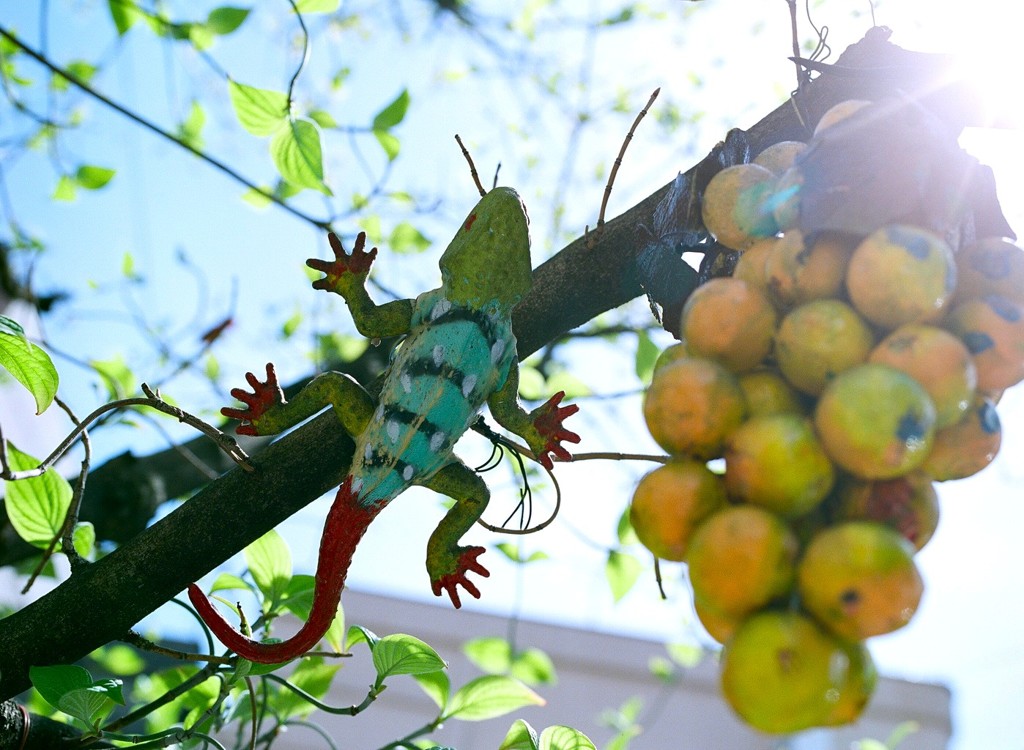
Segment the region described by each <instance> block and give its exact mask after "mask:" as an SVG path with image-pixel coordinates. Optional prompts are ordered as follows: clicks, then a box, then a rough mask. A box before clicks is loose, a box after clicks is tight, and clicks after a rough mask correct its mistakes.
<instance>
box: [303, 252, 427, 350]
mask: <svg viewBox="0 0 1024 750" xmlns="http://www.w3.org/2000/svg"><path fill="white" fill-rule="evenodd" d="M327 239H328V241H329V242H330V243H331V250H332V251H333V252H334V260H333V261H326V260H320V259H318V258H310V259H309V260H307V261H306V265H307V266H309V267H310V268H312V269H313V270H314V271H321V272H322V273H324V274H325V276H324V277H323V278H322V279H317V280H316V281H314V282H313V288H314V289H322V290H324V291H327V292H334V293H335V294H338V295H341V296H342V297H343V298H344V299H345V303H346V304H347V305H348V308H349V310H350V311H351V312H352V320H353V321H354V322H355V324H356V330H358V331H359V333H361V334H363V335H364V336H366V337H367V338H369V339H373V338H386V337H388V336H398V335H400V334H403V333H406V332H407V331H408V330H409V327H410V325H411V323H412V309H413V302H412V300H408V299H399V300H393V301H392V302H387V303H385V304H383V305H377V304H375V303H374V301H373V300H372V299H370V295H369V294H368V293H367V291H366V279H367V277H368V276H369V275H370V266H371V265H373V259H374V258H376V257H377V248H373V249H372V250H370V251H369V252H366V250H365V249H364V248H365V247H366V232H360V233H359V236H357V237H356V244H355V247H354V248H352V252H351V253H348V252H346V251H345V248H344V246H343V245H342V244H341V240H340V239H338V236H337V235H336V234H334V233H333V232H331V233H330V234H328V235H327Z"/></svg>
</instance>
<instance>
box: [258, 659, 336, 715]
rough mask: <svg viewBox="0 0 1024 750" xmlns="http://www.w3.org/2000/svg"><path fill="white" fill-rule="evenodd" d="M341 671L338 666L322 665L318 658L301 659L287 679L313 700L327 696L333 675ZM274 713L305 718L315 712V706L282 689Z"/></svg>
mask: <svg viewBox="0 0 1024 750" xmlns="http://www.w3.org/2000/svg"><path fill="white" fill-rule="evenodd" d="M339 669H341V665H340V664H324V663H323V660H322V659H320V658H315V659H303V660H302V661H300V662H299V665H298V666H297V667H295V671H294V672H292V673H291V675H290V676H289V677H288V681H289V682H290V683H292V684H293V685H295V686H296V687H297V688H300V689H301V690H304V691H305V692H307V693H309V694H310V695H312V696H313V697H314V698H317V699H320V698H323V697H324V696H326V695H327V691H328V690H330V688H331V681H332V680H334V675H335V674H337V672H338V670H339ZM274 709H275V711H276V712H279V713H280V714H283V715H284V716H286V717H305V716H308V715H309V714H311V713H312V712H313V711H315V710H316V706H314V705H313V704H312V703H310V702H309V701H308V700H306V699H305V698H303V697H302V696H299V695H297V694H296V693H293V692H292V691H291V690H287V689H283V690H282V693H281V695H280V696H279V697H278V699H277V700H275V702H274Z"/></svg>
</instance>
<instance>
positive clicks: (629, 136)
mask: <svg viewBox="0 0 1024 750" xmlns="http://www.w3.org/2000/svg"><path fill="white" fill-rule="evenodd" d="M660 93H661V87H660V86H659V87H658V88H656V89H654V92H653V93H652V94H651V98H650V99H648V100H647V104H645V105H644V108H643V109H641V110H640V112H639V114H637V116H636V119H635V120H633V125H632V126H631V127H630V129H629V132H628V133H626V137H625V139H624V140H623V141H622V147H621V148H620V149H619V155H618V156H616V157H615V161H614V162H613V163H612V169H611V172H609V173H608V182H607V183H606V184H605V186H604V197H603V198H602V199H601V211H600V212H599V213H598V215H597V226H596V227H594V233H593V234H592V235H591V234H590V227H589V226H587V227H584V229H583V236H584V237H585V238H586V241H587V249H591V248H593V246H594V243H595V242H597V238H598V237H600V236H601V232H602V231H603V230H604V214H605V211H606V210H607V208H608V199H609V198H610V197H611V195H612V185H613V184H614V182H615V175H617V174H618V173H619V167H621V166H622V159H623V157H624V156H625V155H626V149H627V148H628V147H629V142H630V141H632V140H633V133H635V132H636V129H637V126H638V125H639V124H640V121H641V120H642V119H644V117H645V116H646V115H647V112H648V111H650V109H651V105H653V104H654V100H655V99H657V98H658V94H660Z"/></svg>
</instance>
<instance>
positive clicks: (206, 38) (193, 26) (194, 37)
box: [188, 23, 216, 52]
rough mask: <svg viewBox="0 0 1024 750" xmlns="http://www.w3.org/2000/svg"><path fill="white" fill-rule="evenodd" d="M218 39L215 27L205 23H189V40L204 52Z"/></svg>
mask: <svg viewBox="0 0 1024 750" xmlns="http://www.w3.org/2000/svg"><path fill="white" fill-rule="evenodd" d="M215 39H216V34H214V32H213V29H211V28H210V27H209V26H207V25H206V24H204V23H190V24H189V25H188V40H189V42H191V43H192V46H193V47H195V48H196V49H197V50H199V51H200V52H202V51H203V50H207V49H210V47H212V46H213V42H214V40H215Z"/></svg>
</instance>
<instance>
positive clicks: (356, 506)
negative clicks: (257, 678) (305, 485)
mask: <svg viewBox="0 0 1024 750" xmlns="http://www.w3.org/2000/svg"><path fill="white" fill-rule="evenodd" d="M382 507H383V504H378V505H369V506H367V505H364V504H363V503H361V502H360V501H359V497H358V495H357V494H356V493H355V492H354V491H353V489H352V477H351V475H350V476H348V477H346V479H345V481H344V482H343V483H342V485H341V487H339V488H338V494H337V495H336V496H335V499H334V503H333V504H332V505H331V510H330V512H329V513H328V514H327V520H326V521H325V523H324V531H323V536H322V537H321V539H320V554H319V558H318V561H317V568H316V579H315V584H314V588H313V605H312V608H311V610H310V613H309V619H308V620H306V622H305V623H304V624H303V626H302V627H301V628H300V629H299V631H298V632H297V633H295V635H293V636H292V637H291V638H289V639H288V640H286V641H279V642H277V643H261V642H260V641H256V640H253V639H252V638H249V637H247V636H245V635H243V634H242V633H240V632H239V631H237V630H235V629H234V628H233V627H232V626H231V624H230V623H229V622H228V621H227V620H226V619H224V617H223V616H222V615H221V614H220V613H219V612H218V611H217V610H216V609H214V607H213V604H212V603H211V602H210V600H209V599H208V598H207V597H206V595H205V594H203V592H202V590H201V589H200V588H199V587H198V586H196V585H195V584H194V583H193V584H190V585H189V587H188V596H189V599H190V600H191V601H192V604H193V606H194V607H195V608H196V610H198V612H199V615H200V616H201V617H202V618H203V621H204V622H205V623H206V624H207V625H208V626H209V627H210V629H211V630H212V631H213V633H214V635H216V636H217V638H218V639H219V640H220V642H221V643H223V644H224V645H225V646H227V647H228V648H229V649H231V650H232V651H234V652H235V653H236V654H238V655H239V656H241V657H243V658H245V659H248V660H250V661H254V662H259V663H261V664H276V663H279V662H286V661H290V660H292V659H295V658H298V657H299V656H302V655H303V654H304V653H306V652H307V651H309V650H310V649H311V648H313V647H314V646H316V644H317V643H319V642H320V639H321V638H323V636H324V633H326V632H327V629H328V628H329V627H330V626H331V623H332V622H333V621H334V617H335V615H336V614H337V612H338V604H339V603H340V601H341V591H342V588H343V587H344V585H345V576H346V575H347V574H348V569H349V565H350V564H351V562H352V555H353V553H354V552H355V549H356V546H357V545H358V544H359V540H360V539H362V537H363V533H364V532H365V531H366V529H367V527H368V526H369V525H370V522H371V521H373V519H374V518H376V516H377V513H379V512H380V510H381V508H382Z"/></svg>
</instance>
